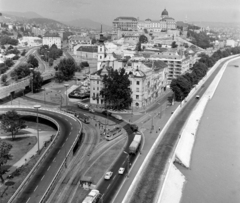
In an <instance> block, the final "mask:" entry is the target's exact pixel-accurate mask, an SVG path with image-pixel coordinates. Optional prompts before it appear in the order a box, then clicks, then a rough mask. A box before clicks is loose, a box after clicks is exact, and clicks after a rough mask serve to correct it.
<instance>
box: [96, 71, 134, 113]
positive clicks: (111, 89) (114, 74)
mask: <svg viewBox="0 0 240 203" xmlns="http://www.w3.org/2000/svg"><path fill="white" fill-rule="evenodd" d="M128 77H129V75H128V74H127V73H126V72H125V69H124V68H121V69H119V70H113V69H112V68H111V69H110V70H108V74H107V75H104V76H103V80H102V82H103V89H102V90H101V91H100V95H101V96H102V98H103V99H104V102H105V105H106V107H107V106H108V107H111V108H113V109H117V110H122V109H127V108H129V106H130V105H131V103H132V97H131V94H132V90H131V88H130V84H131V83H130V80H129V78H128Z"/></svg>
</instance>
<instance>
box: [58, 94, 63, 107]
mask: <svg viewBox="0 0 240 203" xmlns="http://www.w3.org/2000/svg"><path fill="white" fill-rule="evenodd" d="M58 93H59V95H60V98H61V100H60V110H61V109H62V94H61V93H62V92H61V90H59V91H58Z"/></svg>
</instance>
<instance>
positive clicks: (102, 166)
mask: <svg viewBox="0 0 240 203" xmlns="http://www.w3.org/2000/svg"><path fill="white" fill-rule="evenodd" d="M125 142H126V138H125V139H123V140H122V141H120V142H119V143H117V144H116V145H114V146H113V147H112V148H111V149H109V150H108V151H107V152H106V153H104V154H103V155H102V156H101V157H100V158H99V159H98V160H97V161H96V162H95V163H94V164H93V165H92V166H91V168H90V169H89V170H88V171H87V173H86V174H85V176H90V177H92V180H93V183H94V184H97V183H98V181H99V180H100V179H101V178H102V176H103V175H104V173H105V172H106V170H107V169H108V168H109V167H110V166H111V165H112V164H113V163H114V161H115V159H116V157H117V156H118V154H119V153H120V151H122V148H123V146H124V144H125Z"/></svg>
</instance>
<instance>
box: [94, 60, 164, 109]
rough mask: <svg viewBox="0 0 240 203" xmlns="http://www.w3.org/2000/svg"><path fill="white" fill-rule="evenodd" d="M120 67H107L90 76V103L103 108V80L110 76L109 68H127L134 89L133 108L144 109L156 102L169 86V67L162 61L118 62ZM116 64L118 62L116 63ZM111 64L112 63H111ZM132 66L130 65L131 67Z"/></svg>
mask: <svg viewBox="0 0 240 203" xmlns="http://www.w3.org/2000/svg"><path fill="white" fill-rule="evenodd" d="M117 62H118V66H116V65H115V66H114V67H112V66H109V65H105V66H103V67H102V68H101V69H99V70H97V71H96V72H95V73H92V74H91V76H90V103H91V104H92V105H97V106H103V105H104V101H103V98H102V97H101V95H100V91H101V89H102V88H103V83H102V78H103V76H104V75H106V74H108V71H107V70H108V69H109V68H114V69H119V68H125V70H126V72H127V73H128V74H129V80H130V81H131V89H132V99H133V102H132V107H133V108H144V107H145V106H147V105H149V104H151V103H152V102H154V101H156V99H157V98H158V97H159V96H160V95H161V93H162V92H163V91H164V90H165V89H166V86H167V65H166V64H165V63H164V62H162V61H151V62H149V61H144V62H134V61H132V62H131V63H127V62H126V61H125V60H117ZM114 63H116V61H115V62H114ZM109 64H110V63H109ZM129 64H130V65H129Z"/></svg>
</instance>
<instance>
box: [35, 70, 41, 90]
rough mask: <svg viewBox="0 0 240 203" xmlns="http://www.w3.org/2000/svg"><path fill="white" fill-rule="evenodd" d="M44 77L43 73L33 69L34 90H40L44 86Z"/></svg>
mask: <svg viewBox="0 0 240 203" xmlns="http://www.w3.org/2000/svg"><path fill="white" fill-rule="evenodd" d="M42 83H43V78H42V76H41V73H40V72H38V71H33V92H38V91H39V90H40V89H41V88H42Z"/></svg>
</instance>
